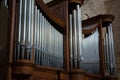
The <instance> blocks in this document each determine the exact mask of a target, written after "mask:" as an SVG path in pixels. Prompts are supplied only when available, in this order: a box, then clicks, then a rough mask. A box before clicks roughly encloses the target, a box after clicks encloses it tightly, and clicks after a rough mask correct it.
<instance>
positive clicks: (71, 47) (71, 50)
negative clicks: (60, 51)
mask: <svg viewBox="0 0 120 80" xmlns="http://www.w3.org/2000/svg"><path fill="white" fill-rule="evenodd" d="M69 16H70V32H69V33H70V39H69V40H70V58H71V60H70V64H71V65H70V66H71V68H72V66H73V63H72V61H73V56H74V54H73V42H72V33H73V32H72V14H70V15H69Z"/></svg>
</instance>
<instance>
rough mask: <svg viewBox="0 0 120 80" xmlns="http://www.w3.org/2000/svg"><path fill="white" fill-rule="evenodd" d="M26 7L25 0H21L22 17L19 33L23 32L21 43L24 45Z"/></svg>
mask: <svg viewBox="0 0 120 80" xmlns="http://www.w3.org/2000/svg"><path fill="white" fill-rule="evenodd" d="M26 8H27V0H24V1H23V6H22V9H23V11H22V14H23V17H22V20H21V21H22V32H21V33H23V34H22V35H21V41H22V42H21V44H22V45H25V38H26V36H25V35H26Z"/></svg>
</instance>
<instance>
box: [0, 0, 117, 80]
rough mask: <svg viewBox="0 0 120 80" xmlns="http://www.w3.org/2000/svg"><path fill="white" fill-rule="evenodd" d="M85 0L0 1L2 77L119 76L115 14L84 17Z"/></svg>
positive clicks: (98, 79) (68, 79) (66, 79)
mask: <svg viewBox="0 0 120 80" xmlns="http://www.w3.org/2000/svg"><path fill="white" fill-rule="evenodd" d="M83 2H84V0H53V1H51V2H49V3H48V4H45V3H44V2H43V1H42V0H2V1H0V37H1V38H0V63H1V64H0V78H1V80H80V79H81V80H103V79H104V80H118V78H117V77H116V75H115V73H116V72H115V68H116V64H115V55H114V54H115V53H114V41H113V33H112V28H113V26H112V21H113V20H114V16H113V15H109V14H104V15H98V16H95V17H92V18H89V19H86V20H81V17H82V16H81V12H82V11H81V6H82V4H83ZM3 61H4V63H3ZM1 65H2V66H1ZM2 72H3V73H2ZM6 75H7V77H4V76H6ZM46 76H47V77H46Z"/></svg>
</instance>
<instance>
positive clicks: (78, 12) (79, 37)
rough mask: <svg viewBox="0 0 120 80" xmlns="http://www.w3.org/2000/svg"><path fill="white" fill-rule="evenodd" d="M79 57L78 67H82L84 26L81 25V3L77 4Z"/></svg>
mask: <svg viewBox="0 0 120 80" xmlns="http://www.w3.org/2000/svg"><path fill="white" fill-rule="evenodd" d="M76 12H77V16H76V17H77V20H76V22H77V23H76V24H77V32H78V34H77V37H78V38H77V59H78V68H79V67H80V60H81V58H82V57H81V56H82V27H81V25H82V24H81V8H80V6H79V5H77V11H76Z"/></svg>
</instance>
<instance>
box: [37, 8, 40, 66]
mask: <svg viewBox="0 0 120 80" xmlns="http://www.w3.org/2000/svg"><path fill="white" fill-rule="evenodd" d="M37 15H38V16H37V64H39V32H40V27H39V20H40V10H39V9H38V10H37Z"/></svg>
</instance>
